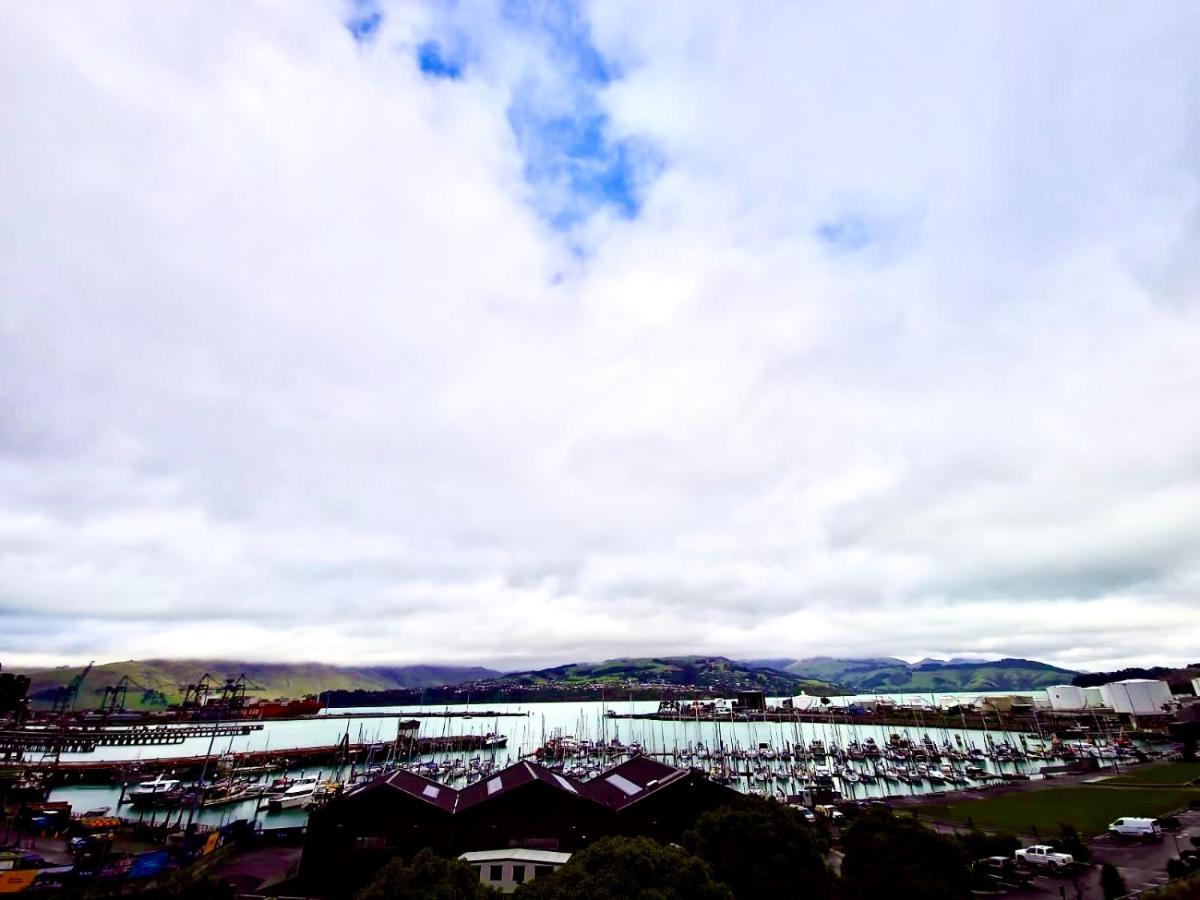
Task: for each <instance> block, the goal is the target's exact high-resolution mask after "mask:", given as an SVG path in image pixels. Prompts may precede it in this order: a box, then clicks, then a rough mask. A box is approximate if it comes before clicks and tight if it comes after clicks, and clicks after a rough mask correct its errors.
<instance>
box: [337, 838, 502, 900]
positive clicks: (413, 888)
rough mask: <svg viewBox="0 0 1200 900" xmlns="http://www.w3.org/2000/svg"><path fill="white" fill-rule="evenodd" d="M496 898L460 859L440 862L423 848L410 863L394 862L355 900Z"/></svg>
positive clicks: (495, 892)
mask: <svg viewBox="0 0 1200 900" xmlns="http://www.w3.org/2000/svg"><path fill="white" fill-rule="evenodd" d="M498 896H500V894H499V892H498V891H495V890H493V889H492V888H490V887H487V886H486V885H484V884H481V883H480V881H479V873H478V872H476V871H475V869H474V868H473V867H472V866H469V865H467V864H466V863H465V862H463V861H462V860H461V859H444V858H442V857H440V856H438V855H437V854H435V853H434V852H433V851H432V850H430V849H429V848H428V847H426V848H425V849H424V850H422V851H421V852H420V853H418V854H417V855H416V856H414V857H413V858H412V859H411V860H408V861H407V862H406V861H405V860H403V859H394V860H392V861H391V862H390V863H388V864H387V865H386V866H384V867H383V868H382V869H380V870H379V874H378V875H376V876H375V879H374V880H373V881H372V882H371V883H370V884H368V885H367V886H366V887H365V888H363V889H362V890H361V891H359V892H358V896H357V900H483V898H488V897H498Z"/></svg>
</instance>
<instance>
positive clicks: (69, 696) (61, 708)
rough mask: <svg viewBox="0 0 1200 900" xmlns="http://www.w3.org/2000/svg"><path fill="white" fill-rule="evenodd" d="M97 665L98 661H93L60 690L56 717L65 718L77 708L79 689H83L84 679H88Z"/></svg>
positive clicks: (55, 712)
mask: <svg viewBox="0 0 1200 900" xmlns="http://www.w3.org/2000/svg"><path fill="white" fill-rule="evenodd" d="M95 664H96V661H95V660H92V661H91V662H90V663H88V664H87V665H86V666H85V667H84V669H83V671H82V672H80V673H79V674H78V675H76V676H75V677H74V678H72V679H71V681H70V682H69V683H68V684H67V685H65V686H64V687H61V688H59V690H58V696H57V697H56V698H55V699H54V708H53V713H54V714H55V715H63V716H65V715H66V714H67V713H68V712H70V711H71V710H73V709H74V708H75V700H76V699H77V698H78V697H79V689H80V688H81V687H83V681H84V679H85V678H87V677H88V673H89V672H91V671H92V666H94V665H95Z"/></svg>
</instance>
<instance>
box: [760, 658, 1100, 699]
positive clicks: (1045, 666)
mask: <svg viewBox="0 0 1200 900" xmlns="http://www.w3.org/2000/svg"><path fill="white" fill-rule="evenodd" d="M774 662H779V660H775V661H774ZM784 671H786V672H790V673H792V674H793V675H799V676H801V677H804V678H815V679H822V680H826V681H836V682H838V683H841V684H844V685H846V686H847V687H850V688H853V689H854V690H856V691H859V692H862V693H884V694H887V693H907V692H913V693H920V694H929V693H945V692H954V691H1029V690H1036V689H1038V688H1044V687H1049V686H1051V685H1055V684H1069V683H1070V681H1071V679H1072V678H1074V677H1075V676H1076V675H1078V674H1079V673H1077V672H1073V671H1071V670H1070V669H1062V668H1059V667H1058V666H1052V665H1050V664H1049V663H1043V662H1037V661H1036V660H1031V659H997V660H989V661H974V660H961V659H954V660H950V661H948V662H946V661H942V660H922V661H921V662H919V663H915V664H910V663H906V662H905V661H904V660H902V659H892V658H870V659H838V658H834V657H828V656H818V657H813V658H811V659H798V660H793V661H790V662H789V663H788V665H786V666H785V667H784Z"/></svg>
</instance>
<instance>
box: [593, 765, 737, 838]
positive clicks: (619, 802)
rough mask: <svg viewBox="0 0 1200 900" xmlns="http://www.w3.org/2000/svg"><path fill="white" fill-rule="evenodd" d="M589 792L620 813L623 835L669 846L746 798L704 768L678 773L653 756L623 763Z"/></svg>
mask: <svg viewBox="0 0 1200 900" xmlns="http://www.w3.org/2000/svg"><path fill="white" fill-rule="evenodd" d="M583 789H584V791H585V792H586V793H587V794H588V796H590V797H591V798H592V799H593V800H595V801H596V802H597V803H600V804H603V805H604V806H605V807H606V808H608V809H610V810H612V811H613V812H614V813H615V814H616V821H617V833H620V834H627V835H643V836H645V837H652V838H654V839H655V840H658V841H664V842H678V841H679V840H680V839H681V838H682V837H683V834H684V832H686V831H687V830H688V829H689V828H691V827H692V825H694V824H695V822H696V819H698V818H699V817H700V816H702V815H704V813H706V812H708V811H709V810H711V809H718V808H720V807H722V806H726V805H728V804H730V803H736V802H737V801H738V800H739V799H740V798H741V796H742V795H741V794H739V793H738V792H737V791H734V790H732V789H731V788H727V787H724V786H722V785H719V784H717V783H716V782H714V781H711V780H710V779H709V778H707V777H706V776H705V775H704V773H703V772H701V771H699V770H698V769H677V768H675V767H674V766H669V765H667V764H666V763H661V762H659V761H658V760H656V759H651V758H650V757H648V756H635V757H634V758H633V759H631V760H628V761H626V762H623V763H621V765H619V766H617V767H616V768H614V769H610V770H609V771H607V772H604V773H603V774H601V775H598V776H596V777H595V778H593V779H592V780H591V781H589V782H588V783H587V784H585V785H584V788H583Z"/></svg>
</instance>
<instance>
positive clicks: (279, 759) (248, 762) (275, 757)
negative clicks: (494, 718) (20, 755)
mask: <svg viewBox="0 0 1200 900" xmlns="http://www.w3.org/2000/svg"><path fill="white" fill-rule="evenodd" d="M507 745H508V739H507V738H506V737H505V736H504V735H478V734H460V735H442V736H438V737H415V736H410V735H401V736H400V737H399V738H398V739H397V740H396V741H395V742H392V741H374V742H371V743H361V744H354V743H348V742H346V741H341V742H339V743H338V744H337V745H329V744H325V745H323V746H319V747H291V748H276V749H271V750H249V751H245V752H241V753H236V754H234V755H233V756H232V757H229V756H225V757H217V756H168V757H160V758H157V759H139V760H128V759H126V760H71V761H66V762H63V761H59V762H47V763H26V764H25V769H26V770H27V771H33V772H37V771H41V772H44V773H45V777H46V779H47V781H48V782H49V784H50V785H51V786H59V785H63V784H123V783H128V782H133V781H146V780H149V779H152V778H154V777H155V776H156V775H170V776H171V777H173V778H179V779H187V778H196V777H199V775H200V773H201V771H203V770H204V769H206V768H207V769H209V770H211V769H213V768H214V767H216V766H218V765H221V764H230V765H232V767H233V769H234V770H235V771H239V770H240V771H243V772H244V771H245V770H246V769H254V770H258V771H260V772H262V771H280V770H284V769H299V768H308V767H311V766H323V765H341V764H349V763H356V764H360V763H364V762H366V760H367V758H368V757H369V756H371V755H372V754H378V755H382V754H387V753H393V754H394V755H395V756H396V757H397V758H402V759H411V758H413V757H419V756H424V755H426V754H433V753H455V752H463V751H483V752H486V751H490V750H501V749H504V748H505V747H507Z"/></svg>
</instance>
